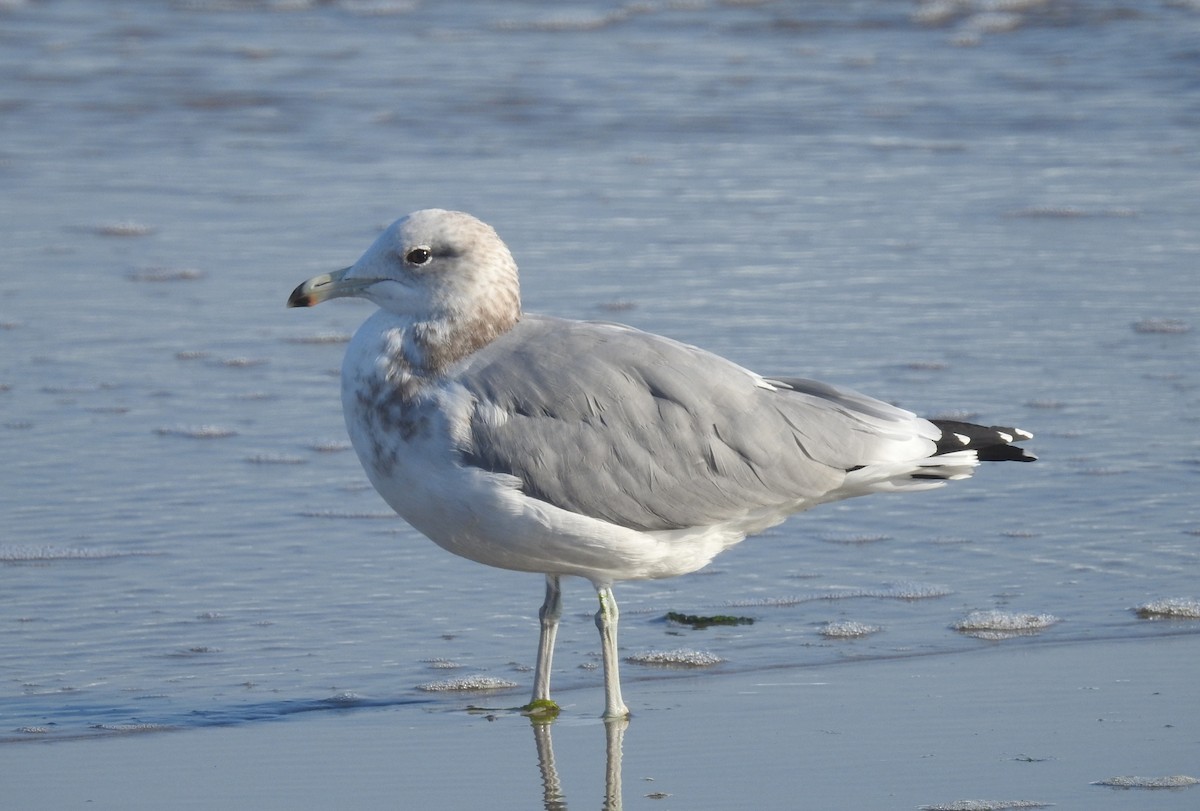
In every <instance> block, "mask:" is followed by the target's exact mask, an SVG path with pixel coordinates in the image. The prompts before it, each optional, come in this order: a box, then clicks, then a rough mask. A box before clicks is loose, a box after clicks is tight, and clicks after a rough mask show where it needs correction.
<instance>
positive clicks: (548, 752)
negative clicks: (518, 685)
mask: <svg viewBox="0 0 1200 811" xmlns="http://www.w3.org/2000/svg"><path fill="white" fill-rule="evenodd" d="M530 721H531V722H532V724H533V741H534V743H535V744H536V745H537V756H538V769H539V770H540V771H541V773H542V803H543V804H544V805H545V807H546V811H565V809H566V807H567V800H566V797H564V796H563V792H562V782H561V781H560V780H559V779H558V767H557V766H555V765H554V744H553V742H552V741H551V739H550V725H551V723H552V720H545V719H530ZM628 726H629V719H628V718H612V719H605V721H604V737H605V746H604V755H605V757H604V760H605V769H604V805H603V806H601V807H602V808H603V809H604V811H620V809H621V746H622V743H623V742H624V740H625V729H626V727H628Z"/></svg>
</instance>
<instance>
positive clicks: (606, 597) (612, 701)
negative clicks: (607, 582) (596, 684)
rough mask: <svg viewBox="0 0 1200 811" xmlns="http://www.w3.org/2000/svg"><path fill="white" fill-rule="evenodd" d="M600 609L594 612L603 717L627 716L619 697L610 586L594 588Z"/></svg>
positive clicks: (614, 605) (614, 613)
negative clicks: (601, 680)
mask: <svg viewBox="0 0 1200 811" xmlns="http://www.w3.org/2000/svg"><path fill="white" fill-rule="evenodd" d="M596 594H597V595H598V596H599V597H600V610H599V611H597V612H596V627H597V628H599V629H600V653H601V656H602V658H603V660H604V717H605V718H628V717H629V708H628V707H626V706H625V702H624V701H623V700H622V699H621V670H620V668H621V662H620V659H618V658H617V620H618V619H619V617H620V612H619V611H618V610H617V600H616V598H615V597H613V592H612V588H611V587H610V586H603V587H597V588H596Z"/></svg>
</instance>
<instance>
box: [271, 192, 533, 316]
mask: <svg viewBox="0 0 1200 811" xmlns="http://www.w3.org/2000/svg"><path fill="white" fill-rule="evenodd" d="M347 296H354V297H358V298H365V299H368V300H369V301H372V302H374V303H375V304H377V305H378V306H379V307H380V308H381V309H384V310H388V311H390V312H393V313H395V314H396V315H399V316H402V317H405V318H408V319H411V320H412V321H415V322H441V323H443V324H447V325H451V326H452V325H454V324H455V323H460V322H464V323H475V322H478V321H480V320H485V321H488V322H491V323H493V324H495V325H497V326H499V325H501V324H502V325H503V326H500V329H499V331H501V332H502V331H504V330H506V329H508V328H509V327H511V326H512V325H513V324H515V323H516V321H517V320H518V319H519V318H520V313H521V299H520V289H519V287H518V283H517V263H516V262H515V261H514V260H513V258H512V254H510V253H509V251H508V248H507V247H506V246H505V244H504V242H503V241H501V239H500V237H499V236H498V235H497V234H496V232H495V230H493V229H492V227H491V226H490V225H487V224H486V223H484V222H481V221H480V220H478V219H476V218H475V217H472V216H471V215H470V214H464V213H463V212H461V211H444V210H442V209H436V208H431V209H425V210H422V211H416V212H413V213H412V214H409V215H408V216H406V217H402V218H401V219H399V220H396V222H394V223H392V224H391V225H390V226H388V228H387V229H386V230H385V231H384V232H383V233H382V234H380V235H379V238H378V239H376V240H375V242H374V244H373V245H371V247H370V248H368V249H367V251H366V253H364V254H363V255H362V256H361V257H359V260H358V261H357V262H355V263H354V264H353V265H351V266H350V267H348V268H345V269H343V270H338V271H334V272H333V273H323V274H321V275H320V276H314V277H313V278H311V279H309V280H308V281H306V282H303V283H301V284H300V286H299V287H297V288H296V289H295V290H293V291H292V295H291V296H289V297H288V302H287V306H289V307H313V306H315V305H317V304H320V303H321V302H322V301H326V300H327V299H332V298H343V297H347Z"/></svg>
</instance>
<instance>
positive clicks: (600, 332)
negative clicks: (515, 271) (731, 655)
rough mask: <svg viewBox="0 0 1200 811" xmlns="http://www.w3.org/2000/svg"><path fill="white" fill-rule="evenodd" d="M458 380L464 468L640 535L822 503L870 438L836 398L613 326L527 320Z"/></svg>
mask: <svg viewBox="0 0 1200 811" xmlns="http://www.w3.org/2000/svg"><path fill="white" fill-rule="evenodd" d="M457 379H458V382H459V383H461V384H462V385H463V386H464V387H465V388H466V389H467V390H468V392H470V394H471V395H472V396H473V397H474V400H475V403H474V408H473V409H472V414H471V418H470V425H469V432H468V433H469V439H468V442H467V445H466V446H465V447H463V448H461V449H460V451H461V453H462V459H463V461H464V463H466V464H469V465H474V466H476V467H479V468H482V469H485V470H488V471H492V472H497V473H505V474H510V475H512V476H515V477H516V478H518V479H519V480H520V481H521V483H522V484H521V489H522V490H523V491H524V492H525V493H526V494H527V495H529V496H531V497H534V498H538V499H541V500H544V501H547V502H549V503H551V504H554V505H555V506H557V507H560V508H562V509H566V510H570V511H573V512H577V513H581V514H584V515H588V516H591V517H594V518H598V519H602V520H605V521H609V522H612V523H614V524H618V525H621V526H626V527H630V528H634V529H639V530H647V531H652V530H670V529H681V528H685V527H694V526H703V525H709V524H715V523H718V522H721V521H727V520H730V519H736V518H740V517H742V516H744V515H746V514H747V513H748V512H749V511H752V510H755V509H761V508H764V507H783V506H784V505H791V504H797V503H798V502H800V501H802V500H804V499H809V498H813V499H815V498H819V497H820V496H821V495H823V494H824V493H826V492H828V491H829V490H831V489H833V488H836V487H837V486H838V485H840V484H841V482H842V480H843V478H844V475H845V472H846V470H848V469H851V468H853V467H855V466H857V465H858V464H862V463H864V457H863V454H864V453H867V451H866V450H864V448H866V447H867V446H869V445H870V444H871V442H873V441H874V435H873V433H872V431H873V430H874V429H872V428H870V427H869V426H867V425H866V424H862V425H859V426H858V428H857V429H856V427H855V423H856V421H855V418H854V417H853V414H852V413H851V412H852V409H848V408H845V407H843V406H844V404H839V403H837V402H836V400H831V399H829V398H827V397H822V396H820V395H819V394H818V393H814V392H813V391H803V390H799V387H798V386H797V390H795V391H794V390H792V389H791V387H790V386H789V385H786V384H785V385H783V386H780V387H779V389H778V390H773V389H772V388H769V387H764V386H763V385H761V384H760V383H759V381H758V379H757V378H755V377H754V376H752V375H751V374H750V373H748V372H747V371H746V370H744V369H742V368H740V367H738V366H736V365H735V364H733V363H731V362H729V361H726V360H724V359H722V358H720V357H718V356H716V355H712V354H710V353H707V352H704V351H702V350H699V349H696V348H694V347H690V346H686V345H684V344H680V343H677V342H675V341H671V340H669V339H666V338H662V337H659V336H655V335H650V334H648V333H644V332H639V331H637V330H634V329H631V328H628V327H621V326H618V325H612V324H600V323H590V322H574V321H565V320H558V319H550V318H541V317H535V316H526V317H525V318H524V319H523V320H522V321H521V322H520V323H519V324H518V325H517V326H516V327H515V328H514V329H513V330H512V331H510V332H509V333H507V334H505V335H504V336H501V337H500V338H499V339H497V340H496V341H494V342H493V343H491V344H489V345H488V346H487V347H484V348H483V349H481V350H480V351H479V352H478V353H476V355H475V356H473V357H472V359H471V360H470V361H469V362H468V364H467V365H466V367H465V368H464V370H463V371H462V372H461V373H460V374H459V375H458V376H457ZM792 382H795V383H798V382H799V381H789V384H790V383H792ZM814 385H820V384H814ZM872 402H873V401H872ZM880 405H884V404H880ZM884 407H885V408H890V407H889V406H884ZM903 413H906V412H903ZM856 430H857V431H858V435H856ZM835 434H836V435H843V436H844V438H843V439H842V440H840V441H839V440H831V438H830V437H831V436H833V435H835ZM839 442H840V444H839ZM860 445H861V446H863V447H862V448H860V447H858V446H860Z"/></svg>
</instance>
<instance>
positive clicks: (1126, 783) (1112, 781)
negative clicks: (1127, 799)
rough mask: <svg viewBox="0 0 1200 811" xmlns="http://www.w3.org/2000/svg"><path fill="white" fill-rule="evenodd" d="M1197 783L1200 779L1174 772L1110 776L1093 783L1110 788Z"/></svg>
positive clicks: (1180, 785)
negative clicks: (1170, 773) (1144, 775)
mask: <svg viewBox="0 0 1200 811" xmlns="http://www.w3.org/2000/svg"><path fill="white" fill-rule="evenodd" d="M1197 783H1200V780H1197V779H1196V778H1194V777H1188V776H1187V775H1186V774H1172V775H1167V776H1166V777H1137V776H1134V775H1126V776H1121V777H1110V778H1108V779H1107V780H1097V781H1096V782H1095V783H1092V785H1093V786H1107V787H1108V788H1187V787H1188V786H1194V785H1196V784H1197Z"/></svg>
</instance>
